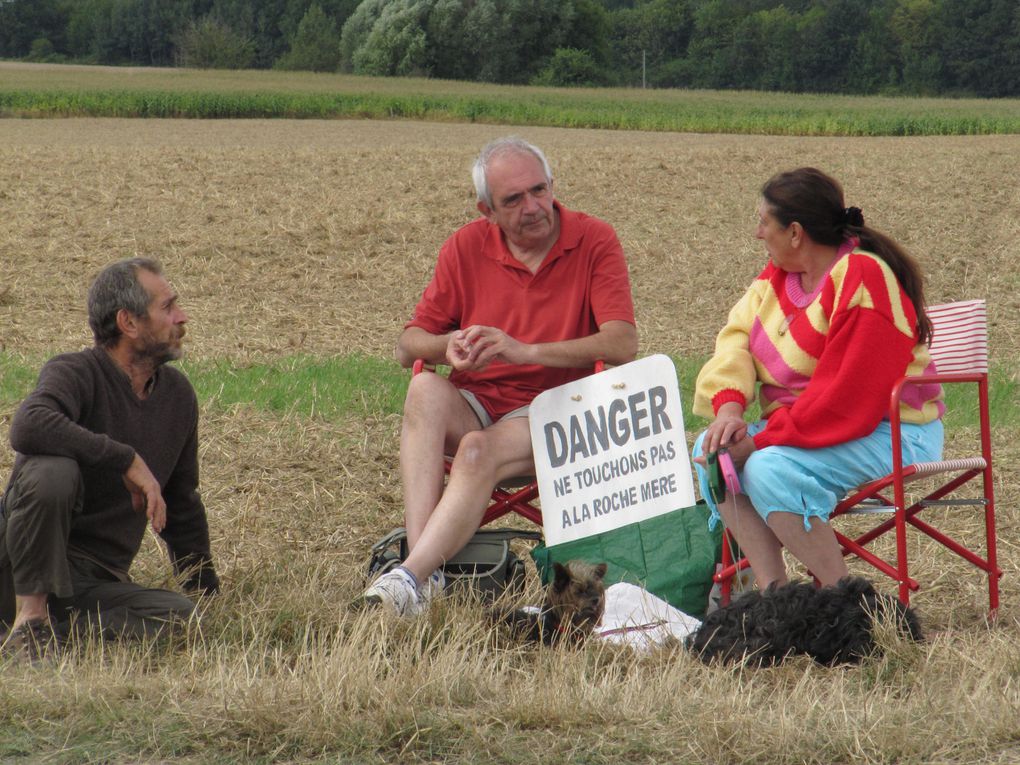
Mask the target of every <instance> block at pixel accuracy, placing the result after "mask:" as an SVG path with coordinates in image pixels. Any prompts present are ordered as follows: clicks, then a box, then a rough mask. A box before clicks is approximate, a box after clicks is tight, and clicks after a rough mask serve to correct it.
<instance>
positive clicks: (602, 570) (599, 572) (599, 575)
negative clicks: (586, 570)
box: [592, 563, 609, 580]
mask: <svg viewBox="0 0 1020 765" xmlns="http://www.w3.org/2000/svg"><path fill="white" fill-rule="evenodd" d="M608 570H609V564H607V563H599V564H598V565H597V566H595V568H594V569H593V570H592V571H593V573H594V574H595V578H596V579H600V580H601V579H603V578H604V577H605V575H606V571H608Z"/></svg>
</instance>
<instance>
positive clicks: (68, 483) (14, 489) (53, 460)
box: [5, 456, 82, 514]
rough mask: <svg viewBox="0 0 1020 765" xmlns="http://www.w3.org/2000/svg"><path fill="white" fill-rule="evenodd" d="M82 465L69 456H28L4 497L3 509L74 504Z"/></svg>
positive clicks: (80, 485) (43, 508) (78, 497)
mask: <svg viewBox="0 0 1020 765" xmlns="http://www.w3.org/2000/svg"><path fill="white" fill-rule="evenodd" d="M81 492H82V483H81V468H80V467H79V465H78V463H77V462H76V461H75V460H73V459H71V458H70V457H52V456H35V457H29V458H28V459H27V460H26V461H25V463H24V464H23V465H22V466H21V470H20V471H19V472H18V475H17V478H15V480H14V483H13V485H12V486H11V488H10V490H9V491H8V493H7V497H6V498H5V512H7V513H8V514H9V513H11V512H14V511H15V510H16V509H18V508H20V507H22V506H25V505H32V506H33V507H34V508H37V509H38V510H45V509H49V508H53V509H65V508H71V507H73V506H75V505H76V504H77V503H78V502H79V501H80V497H81Z"/></svg>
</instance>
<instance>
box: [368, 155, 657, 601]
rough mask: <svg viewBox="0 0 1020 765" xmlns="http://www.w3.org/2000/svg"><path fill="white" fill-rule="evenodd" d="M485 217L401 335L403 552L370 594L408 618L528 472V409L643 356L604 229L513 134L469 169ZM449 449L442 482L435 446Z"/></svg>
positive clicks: (617, 251) (622, 265) (449, 258)
mask: <svg viewBox="0 0 1020 765" xmlns="http://www.w3.org/2000/svg"><path fill="white" fill-rule="evenodd" d="M473 178H474V183H475V191H476V193H477V197H478V210H479V211H480V212H481V214H482V217H481V218H479V219H478V220H476V221H474V222H472V223H469V224H467V225H466V226H464V227H462V228H461V229H460V230H458V231H457V232H456V233H455V234H454V235H453V236H452V237H450V238H449V239H448V240H447V241H446V243H445V244H444V245H443V247H442V249H441V250H440V252H439V260H438V262H437V264H436V270H435V274H434V276H433V278H432V281H431V282H430V283H429V285H428V286H427V287H426V289H425V292H424V294H423V295H422V298H421V300H420V301H419V303H418V305H417V307H416V308H415V311H414V314H413V315H412V317H411V319H410V321H408V322H407V324H406V325H405V327H404V331H403V332H402V333H401V335H400V338H399V340H398V341H397V348H396V357H397V360H398V361H399V362H400V363H401V364H402V365H403V366H405V367H410V366H411V365H412V364H413V363H414V361H415V360H416V359H423V360H424V361H425V362H427V363H430V364H446V365H449V366H450V367H451V368H452V372H451V374H450V376H449V377H448V378H447V377H443V376H441V375H435V374H421V375H417V376H415V377H413V378H412V380H411V383H410V386H409V387H408V391H407V399H406V402H405V405H404V422H403V428H402V431H401V436H400V469H401V477H402V480H403V484H404V523H405V526H406V528H407V537H408V544H409V549H410V553H409V555H408V557H407V559H406V560H405V561H404V563H403V564H402V565H401V566H399V567H397V568H396V569H393V570H391V571H389V572H387V573H385V574H383V575H382V576H380V577H379V578H378V579H377V580H376V581H375V582H373V583H372V585H371V586H370V587H369V588H368V589H367V590H366V591H365V593H364V599H365V600H366V601H367V602H369V603H381V604H383V605H385V606H387V607H388V608H390V609H391V610H393V611H395V612H396V613H398V614H400V615H403V616H413V615H415V614H418V613H421V612H422V611H424V610H425V609H426V608H427V607H428V604H429V601H430V600H431V598H432V597H433V596H435V595H436V594H438V593H439V592H441V591H442V588H443V585H444V581H443V573H442V569H441V566H442V564H443V562H444V561H446V560H449V559H450V558H451V557H452V556H453V555H455V554H456V553H457V552H458V551H459V550H460V549H461V548H462V547H463V546H464V545H465V544H466V543H467V542H468V540H470V539H471V537H472V536H473V535H474V532H475V531H476V530H477V528H478V525H479V523H480V522H481V519H482V515H483V514H484V512H485V508H486V507H487V505H488V500H489V496H490V494H491V492H492V489H493V487H494V486H495V485H496V484H497V483H498V482H499V481H501V480H503V479H505V478H509V477H512V476H516V475H522V474H530V473H533V472H534V465H533V462H532V452H531V435H530V431H529V427H528V419H527V408H528V405H529V404H530V402H531V400H532V399H533V398H534V397H535V396H536V395H538V394H539V393H541V392H542V391H543V390H547V389H549V388H552V387H555V386H557V385H561V384H563V383H566V382H570V381H572V380H576V379H578V378H579V377H582V376H584V375H585V374H588V373H589V372H590V371H591V369H592V366H593V365H594V363H595V362H596V361H597V360H599V359H602V360H603V361H605V362H606V363H608V364H623V363H625V362H628V361H631V360H633V359H634V357H635V354H636V353H637V330H636V328H635V326H634V308H633V303H632V299H631V293H630V282H629V279H628V276H627V264H626V261H625V259H624V256H623V250H622V248H621V247H620V243H619V240H618V239H617V238H616V234H615V232H614V231H613V229H612V227H610V226H609V225H608V224H606V223H604V222H603V221H600V220H598V219H596V218H592V217H590V216H587V215H584V214H583V213H577V212H573V211H570V210H567V209H566V208H565V207H563V206H562V205H561V204H559V203H558V202H557V201H556V200H555V198H554V196H553V179H552V173H551V171H550V169H549V163H548V161H547V160H546V158H545V156H544V155H543V154H542V152H541V150H539V149H538V148H537V147H535V146H532V145H531V144H529V143H526V142H525V141H522V140H520V139H518V138H501V139H498V140H496V141H493V142H492V143H490V144H489V145H488V146H486V147H485V148H484V149H483V150H482V152H481V154H480V155H479V156H478V159H477V160H476V161H475V165H474V168H473ZM444 454H452V455H454V457H453V465H452V468H451V471H450V478H449V481H448V483H447V485H446V488H445V490H444V488H443V472H444V471H443V455H444Z"/></svg>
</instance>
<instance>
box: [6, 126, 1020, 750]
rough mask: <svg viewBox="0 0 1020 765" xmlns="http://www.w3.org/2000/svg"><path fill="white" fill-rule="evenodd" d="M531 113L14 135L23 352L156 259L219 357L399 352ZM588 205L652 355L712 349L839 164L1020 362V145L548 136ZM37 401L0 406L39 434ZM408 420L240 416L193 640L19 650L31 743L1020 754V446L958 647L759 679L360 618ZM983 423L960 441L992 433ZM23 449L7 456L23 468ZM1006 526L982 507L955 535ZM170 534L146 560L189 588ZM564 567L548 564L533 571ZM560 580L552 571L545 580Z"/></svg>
mask: <svg viewBox="0 0 1020 765" xmlns="http://www.w3.org/2000/svg"><path fill="white" fill-rule="evenodd" d="M498 132H500V131H496V130H494V129H492V128H482V127H471V126H456V125H447V126H435V125H424V124H418V125H414V124H408V123H382V124H380V123H366V122H357V123H347V122H307V123H306V122H302V123H297V124H295V123H286V122H266V123H257V122H254V123H248V122H245V123H241V122H216V123H199V122H138V121H133V122H119V121H90V120H81V121H74V122H60V121H44V120H43V121H31V122H10V121H0V210H2V213H3V220H4V227H3V229H2V230H0V263H2V267H3V275H2V278H0V340H2V343H3V345H4V346H5V347H6V349H7V350H8V351H14V352H16V353H20V354H25V355H26V356H27V357H29V358H32V359H36V358H42V357H43V356H44V355H45V354H47V353H49V352H52V351H55V350H60V349H68V348H74V347H78V346H81V345H84V344H86V343H87V342H88V337H87V336H86V334H85V331H84V324H85V322H84V315H83V311H82V308H81V305H82V302H83V293H84V288H85V285H86V284H87V282H88V280H89V278H90V276H91V275H92V274H93V273H94V272H95V271H96V270H97V269H98V268H99V267H100V266H101V265H102V264H104V263H105V262H107V261H108V260H110V259H112V258H114V257H120V256H124V255H131V254H136V253H138V254H154V255H157V256H159V257H161V258H162V259H163V260H164V261H165V262H166V264H167V266H168V269H169V270H170V273H171V274H172V275H173V276H174V278H175V280H176V283H177V285H178V287H179V288H180V290H181V292H182V299H183V303H184V306H185V308H186V309H187V310H188V311H189V312H190V314H191V317H192V322H191V324H190V325H189V326H190V333H189V342H190V353H191V354H192V356H193V357H196V358H201V359H213V358H230V359H234V360H237V361H243V360H245V359H256V358H260V359H261V358H266V359H272V358H277V357H280V356H284V355H288V354H290V353H293V352H295V350H297V349H300V350H301V351H303V352H308V353H313V354H320V355H325V354H333V353H343V352H348V351H363V352H366V353H370V354H375V355H386V354H388V353H389V350H390V347H391V346H392V343H393V340H394V338H395V335H396V332H397V330H398V328H399V326H400V322H401V320H402V317H403V316H405V315H406V314H407V312H408V311H409V310H410V307H411V305H412V304H413V302H414V300H415V299H416V297H417V294H418V293H419V292H420V290H421V289H422V287H423V286H424V284H425V281H426V280H427V278H428V274H429V271H430V269H431V266H432V263H433V259H434V256H435V251H436V248H437V247H438V245H439V244H440V243H441V241H442V239H443V238H444V237H445V236H446V235H448V234H449V233H450V231H452V230H453V228H454V227H455V226H456V225H458V224H459V223H460V222H462V221H466V220H468V219H470V218H471V217H472V215H473V212H472V210H473V202H472V198H471V195H470V191H469V183H468V179H467V167H468V164H469V162H470V160H471V157H472V153H473V152H474V151H475V150H476V149H477V148H478V147H479V146H480V145H481V144H482V143H483V142H484V141H485V140H486V139H487V138H488V137H490V136H493V135H496V134H497V133H498ZM520 132H521V133H523V134H524V135H525V136H526V137H529V138H531V139H533V140H535V141H536V142H538V143H539V144H540V145H542V146H543V147H545V148H546V149H547V150H548V151H549V154H550V156H551V158H552V159H553V161H554V169H555V170H556V172H557V174H558V176H559V178H560V179H561V180H560V181H559V183H558V189H559V193H560V196H561V198H562V199H563V200H564V201H565V202H566V203H567V204H568V205H569V206H572V207H576V208H578V209H582V210H585V211H588V212H591V213H595V214H598V215H600V216H602V217H604V218H606V219H608V220H610V221H611V222H613V224H614V225H615V226H616V227H617V230H618V231H619V233H620V236H621V239H622V240H623V242H624V245H625V248H626V250H627V252H628V254H629V258H630V264H631V269H632V276H633V282H634V290H635V294H636V297H637V302H638V310H639V318H640V324H641V332H642V352H653V351H654V352H659V351H665V352H668V353H673V354H677V355H683V356H696V355H702V354H705V353H707V352H708V349H709V348H710V345H711V341H712V336H713V335H714V332H715V331H716V329H717V327H718V325H719V324H720V322H721V321H722V317H723V315H724V311H725V309H726V307H727V306H728V305H729V303H730V302H732V300H733V299H734V297H735V296H736V295H737V294H738V293H739V292H740V290H741V289H742V288H743V286H744V284H745V283H746V282H747V281H748V280H749V279H750V278H751V277H752V276H753V275H754V273H755V271H756V269H757V267H758V265H759V264H760V261H761V255H760V248H759V247H757V246H756V243H754V241H753V240H752V238H751V219H752V218H751V214H752V212H753V209H754V205H755V195H756V190H757V188H758V187H759V185H760V183H761V181H762V180H763V179H764V178H765V177H766V176H768V175H769V174H770V173H771V172H773V171H774V170H776V169H778V168H782V167H789V166H791V165H794V164H801V163H807V162H811V163H817V164H820V165H822V166H823V167H826V168H829V169H831V170H833V171H834V172H835V173H836V174H837V175H839V176H841V177H842V178H844V179H845V181H846V185H847V188H848V193H849V197H850V199H851V201H853V202H855V203H859V204H861V206H862V207H863V208H864V210H865V214H866V215H868V216H869V218H870V219H871V220H873V221H874V222H875V224H876V225H879V226H881V227H883V228H885V229H887V230H888V231H890V232H891V233H893V234H895V235H896V236H898V237H900V238H902V239H903V240H904V241H906V242H907V243H908V244H909V245H910V246H911V247H912V249H914V251H915V252H916V253H917V254H918V256H919V257H920V258H921V259H922V261H923V262H924V264H925V266H926V269H927V270H928V272H929V273H930V274H931V286H930V288H929V289H930V294H931V298H932V299H933V300H934V301H938V300H944V299H950V298H956V297H970V296H976V295H984V296H986V297H988V298H989V299H990V301H991V302H992V305H993V320H994V321H995V322H996V325H995V326H994V327H993V347H994V353H995V355H997V356H999V357H1000V358H1006V359H1011V360H1015V358H1016V352H1017V346H1018V339H1017V335H1016V327H1017V326H1018V324H1017V319H1018V318H1020V317H1018V313H1020V311H1018V302H1017V298H1016V294H1017V288H1018V287H1020V284H1018V276H1017V273H1016V269H1015V266H1014V265H1013V264H1014V262H1015V260H1016V255H1017V247H1018V245H1017V244H1016V242H1017V241H1020V237H1018V233H1020V231H1018V228H1020V223H1018V222H1017V218H1016V215H1015V212H1016V210H1017V209H1020V205H1018V204H1017V202H1018V198H1017V195H1018V192H1017V190H1016V187H1015V185H1014V184H1012V182H1011V179H1010V178H1009V177H1008V174H1007V173H1005V172H1004V170H1005V168H1007V167H1010V166H1011V165H1010V164H1009V162H1011V158H1012V157H1014V156H1016V155H1017V153H1018V150H1020V137H1016V138H978V139H923V140H910V139H898V140H873V139H857V140H831V139H824V140H823V139H811V140H809V139H770V138H746V137H744V138H737V137H732V138H730V137H718V136H687V135H665V136H663V135H641V134H623V133H610V134H605V133H595V132H586V131H573V132H568V131H558V130H531V129H528V130H521V131H520ZM9 414H10V412H9V411H7V412H0V430H2V431H3V432H6V425H7V422H8V421H9V419H8V418H9ZM398 427H399V423H398V421H397V419H396V418H395V417H389V418H377V419H368V420H365V419H359V418H354V417H340V418H337V419H335V420H330V421H326V420H324V419H322V418H311V419H309V418H302V417H299V416H297V415H284V416H277V415H272V414H270V413H267V412H264V411H258V410H253V409H251V408H246V407H234V408H229V409H225V408H223V407H221V406H218V405H214V404H209V405H206V407H205V410H204V412H203V421H202V453H201V459H202V465H203V495H204V497H205V499H206V502H207V505H208V507H209V509H210V515H211V519H210V520H211V525H212V532H213V537H214V541H213V543H214V549H215V554H216V558H217V561H218V565H219V567H220V569H221V572H222V574H223V577H224V583H225V588H224V593H223V595H222V596H221V597H220V598H218V599H216V600H215V601H214V602H212V603H210V604H208V609H207V612H206V614H205V618H204V619H203V621H202V624H201V626H200V627H199V626H198V625H196V626H195V627H194V628H193V629H192V631H191V632H190V633H189V635H188V636H186V638H185V639H183V640H182V641H180V643H179V644H177V645H174V646H151V647H148V648H140V647H138V646H86V647H83V648H82V650H81V651H80V652H79V653H76V654H74V655H72V656H71V657H70V658H69V659H68V661H67V662H66V663H65V664H64V665H63V666H61V667H60V668H59V669H58V670H57V671H52V670H40V671H26V670H21V669H17V668H9V667H5V668H4V669H3V673H4V679H3V684H2V686H0V710H2V715H0V716H2V717H3V718H4V719H5V720H6V722H5V723H3V724H0V759H3V758H5V757H13V756H15V755H16V754H18V753H23V754H25V755H28V756H29V758H30V759H33V758H41V757H45V758H46V759H47V761H52V762H125V763H126V762H165V761H170V760H173V761H183V762H196V763H197V762H203V763H204V762H242V761H243V762H250V761H255V762H294V763H297V762H302V763H303V762H409V763H410V762H415V763H419V762H465V763H493V762H495V763H531V762H534V763H539V762H541V763H548V762H577V763H619V762H629V763H644V762H649V763H651V762H691V763H744V762H748V763H749V762H755V763H830V762H851V761H853V762H865V763H891V762H901V763H911V762H916V763H921V762H985V763H996V762H1008V761H1013V760H1015V759H1016V758H1017V757H1018V756H1020V743H1018V742H1020V726H1018V725H1017V722H1016V720H1017V719H1020V718H1018V713H1020V694H1018V674H1020V643H1018V641H1017V640H1016V638H1015V635H1016V631H1017V627H1018V625H1020V608H1018V607H1017V603H1018V602H1020V571H1018V564H1017V561H1018V560H1020V557H1018V550H1017V541H1016V540H1017V539H1020V528H1018V524H1020V515H1018V514H1017V512H1016V509H1015V508H1016V507H1017V504H1018V501H1020V475H1018V469H1017V467H1016V466H1017V465H1018V464H1020V449H1018V447H1017V446H1016V443H1017V441H1018V439H1017V438H1016V436H1017V433H1015V432H1014V431H1011V430H1000V431H999V432H997V433H996V438H995V443H996V448H997V460H998V468H997V481H998V485H997V488H998V492H999V510H1000V515H999V518H1000V521H999V524H1000V528H999V531H1000V555H1001V563H1002V567H1003V568H1004V569H1005V577H1004V578H1003V581H1002V584H1003V604H1004V605H1003V608H1002V612H1001V616H1000V619H999V621H998V623H996V624H995V625H993V626H991V627H989V626H988V625H986V624H985V622H984V620H983V611H984V606H983V603H984V598H985V593H984V585H983V583H982V582H981V580H980V578H979V577H978V576H977V575H976V574H975V573H973V572H971V571H969V570H968V569H967V568H966V567H965V566H963V565H961V564H957V563H956V562H955V561H952V560H951V559H950V558H949V557H948V556H947V555H944V554H943V553H942V552H941V551H939V550H935V549H933V548H932V547H931V546H930V545H927V544H921V543H920V542H914V543H913V546H912V549H911V555H912V557H913V559H914V560H916V561H917V562H918V569H917V572H918V577H919V578H920V579H921V581H922V582H923V583H924V588H923V589H922V591H921V592H920V593H919V594H918V595H917V596H916V600H915V603H916V605H917V607H918V608H919V610H920V612H921V614H922V616H923V618H924V620H925V622H926V624H927V626H928V628H929V631H930V632H931V634H932V640H931V641H930V642H929V643H927V644H925V645H923V646H912V645H905V644H902V643H901V642H899V641H898V640H897V639H896V638H895V637H894V636H891V635H886V636H883V643H884V644H885V647H886V652H885V654H884V656H883V657H882V658H880V659H877V660H875V661H873V662H870V663H868V664H866V665H865V666H863V667H861V668H857V669H836V670H829V669H823V668H819V667H815V666H813V665H810V664H809V663H806V662H793V663H791V664H789V665H787V666H784V667H782V668H778V669H774V670H765V671H760V672H748V671H739V670H728V669H718V668H706V667H703V666H701V665H700V664H697V663H696V662H694V661H692V660H691V659H690V657H688V656H687V655H685V654H683V653H682V652H670V651H664V652H663V653H661V654H659V655H653V656H648V657H640V656H634V655H631V654H629V653H627V652H623V651H616V650H610V649H608V648H605V647H595V646H591V647H589V648H587V649H584V650H580V651H545V650H532V649H526V648H520V647H516V646H510V645H507V644H506V643H505V642H504V641H503V639H502V638H501V636H500V635H499V634H498V633H493V632H492V631H490V630H489V629H488V628H487V627H486V626H485V625H484V619H483V615H482V613H481V612H480V611H479V609H478V608H477V607H476V606H473V605H470V604H463V603H452V604H449V605H447V606H446V607H443V608H438V609H436V611H435V612H434V613H433V614H431V615H430V618H428V619H424V620H420V621H418V622H415V623H412V624H398V623H394V622H392V621H390V620H388V619H380V618H379V615H377V614H370V615H366V614H356V613H351V612H349V611H348V609H347V603H348V602H349V601H350V600H351V599H352V598H353V597H354V596H355V595H356V594H357V593H358V592H359V589H360V587H361V586H362V578H361V576H362V565H363V560H364V558H365V556H366V554H367V548H368V546H369V544H370V543H371V542H372V541H374V540H375V539H376V538H378V537H379V536H380V535H381V534H382V533H383V532H384V531H386V530H387V529H388V528H390V527H391V526H393V525H396V524H397V523H398V522H399V519H400V514H401V511H400V493H399V485H398V479H397V464H396V453H397V443H396V436H397V429H398ZM971 435H972V434H970V433H954V435H953V439H954V441H955V440H962V439H964V438H966V437H969V436H971ZM10 462H11V455H10V452H9V450H0V475H6V474H7V473H8V471H9V467H10ZM947 522H948V523H949V525H950V526H951V527H952V528H954V529H955V530H957V531H960V532H963V533H966V534H968V535H971V536H972V537H974V538H976V537H977V535H978V530H977V528H976V526H974V524H973V523H971V522H970V521H964V520H953V519H949V520H948V521H947ZM166 571H167V567H166V563H165V559H164V558H163V555H162V553H161V551H160V549H159V547H158V545H157V543H156V542H155V541H154V540H153V539H148V540H147V541H146V542H145V545H144V546H143V550H142V554H141V555H140V557H139V560H138V563H137V565H136V570H135V573H136V577H137V578H138V579H139V580H141V581H146V582H152V583H155V584H159V583H162V582H165V581H166V576H167V573H166ZM532 581H533V580H532ZM533 586H534V585H533Z"/></svg>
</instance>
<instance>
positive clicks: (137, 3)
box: [0, 0, 1020, 97]
mask: <svg viewBox="0 0 1020 765" xmlns="http://www.w3.org/2000/svg"><path fill="white" fill-rule="evenodd" d="M0 58H14V59H24V60H31V61H74V62H84V63H97V64H114V65H120V64H130V65H141V66H190V67H199V68H230V69H246V68H274V69H285V70H309V71H341V72H351V73H355V74H368V75H382V76H388V75H403V76H423V77H435V78H443V79H454V80H474V81H482V82H494V83H508V84H536V85H557V86H563V85H568V86H569V85H588V86H625V87H633V86H648V87H659V88H714V89H753V90H777V91H789V92H818V93H822V92H824V93H860V94H876V93H880V94H903V95H950V96H979V97H1005V96H1018V95H1020V3H1017V2H1016V0H0Z"/></svg>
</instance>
